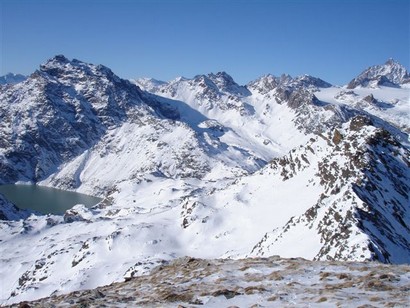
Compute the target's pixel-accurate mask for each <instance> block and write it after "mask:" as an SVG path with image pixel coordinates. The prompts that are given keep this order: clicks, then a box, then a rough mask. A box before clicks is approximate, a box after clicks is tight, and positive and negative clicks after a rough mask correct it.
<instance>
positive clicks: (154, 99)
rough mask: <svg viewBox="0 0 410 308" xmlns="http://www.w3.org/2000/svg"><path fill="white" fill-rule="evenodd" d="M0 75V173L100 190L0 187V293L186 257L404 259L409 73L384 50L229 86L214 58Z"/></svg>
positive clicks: (26, 293) (409, 208)
mask: <svg viewBox="0 0 410 308" xmlns="http://www.w3.org/2000/svg"><path fill="white" fill-rule="evenodd" d="M359 69H360V68H359ZM10 76H11V75H10ZM10 76H9V78H4V80H3V81H2V82H1V84H0V119H1V121H0V136H1V137H0V184H12V183H35V184H37V185H43V186H49V187H54V188H60V189H64V190H72V191H76V192H81V193H85V194H89V195H94V196H97V197H101V198H103V200H102V201H101V202H100V203H98V204H97V205H96V206H94V207H92V208H86V207H85V206H83V205H76V206H74V207H73V208H72V209H69V210H68V211H66V212H65V214H64V215H61V216H59V215H51V214H49V215H41V214H38V213H37V214H36V213H32V212H30V211H28V210H19V209H18V208H17V207H16V206H15V205H13V204H11V203H10V202H9V201H7V199H6V198H5V197H3V196H2V195H0V219H1V220H0V251H1V255H0V277H1V278H0V279H1V288H0V290H1V294H0V304H12V303H17V302H20V301H24V300H34V299H39V298H42V297H47V296H50V295H60V294H64V293H68V292H71V291H76V290H84V289H93V288H96V287H98V286H103V285H108V284H110V283H113V282H122V281H124V279H131V278H132V277H137V276H142V275H146V274H148V273H149V272H150V271H151V269H153V268H154V267H155V266H157V265H163V264H164V263H167V264H168V263H170V262H175V260H177V259H178V258H181V257H185V256H189V257H191V258H207V259H226V258H228V259H238V260H239V259H241V260H242V259H246V258H253V257H255V260H260V258H272V256H275V255H279V256H280V257H282V258H293V257H300V258H304V259H308V260H315V261H320V262H322V261H326V262H328V261H335V262H336V261H337V262H340V261H356V262H357V261H360V262H367V261H378V262H381V263H392V264H406V263H410V200H409V192H410V172H409V170H410V140H409V133H410V123H409V119H410V75H409V73H408V71H407V70H406V69H405V68H404V67H403V66H401V65H400V64H399V63H397V62H396V61H394V60H391V59H390V60H388V61H387V62H386V63H385V64H383V65H376V66H373V67H370V68H368V69H366V70H365V71H364V72H363V73H361V74H360V75H359V76H357V77H356V78H354V79H353V80H352V81H351V82H350V83H349V84H348V85H346V86H343V87H340V86H334V85H331V84H329V83H327V82H325V81H323V80H321V79H319V78H316V77H312V76H308V75H304V76H299V77H291V76H289V75H282V76H280V77H276V76H273V75H266V76H262V77H261V78H259V79H257V80H255V81H252V82H250V83H249V84H247V85H246V86H241V85H238V84H237V83H236V82H235V81H234V80H233V79H232V77H231V76H229V75H228V74H227V73H225V72H219V73H216V74H208V75H198V76H195V77H194V78H192V79H187V78H183V77H180V78H177V79H175V80H172V81H170V82H163V81H158V80H154V79H137V80H124V79H121V78H120V77H118V76H116V75H115V74H114V73H113V72H112V71H111V70H110V69H108V68H107V67H105V66H102V65H93V64H88V63H84V62H81V61H79V60H75V59H74V60H69V59H67V58H65V57H64V56H62V55H58V56H55V57H54V58H52V59H50V60H48V61H47V62H46V63H44V64H42V65H40V68H39V69H38V70H37V71H35V72H34V73H33V74H31V75H30V76H27V77H24V76H20V77H19V78H11V77H10ZM13 76H17V75H13ZM7 80H11V81H10V82H7ZM248 262H250V261H248ZM255 262H256V261H255Z"/></svg>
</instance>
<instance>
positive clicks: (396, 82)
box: [347, 59, 410, 89]
mask: <svg viewBox="0 0 410 308" xmlns="http://www.w3.org/2000/svg"><path fill="white" fill-rule="evenodd" d="M409 82H410V74H409V72H408V71H407V70H406V68H405V67H404V66H402V65H400V64H399V63H398V62H396V61H394V60H393V59H389V60H388V61H387V62H386V63H385V64H383V65H375V66H371V67H369V68H368V69H366V70H365V71H363V72H362V73H361V74H360V75H359V76H357V77H356V78H354V79H353V80H352V81H350V82H349V84H348V85H347V88H348V89H354V88H356V87H358V86H361V87H376V86H389V87H397V86H400V85H402V84H407V83H409Z"/></svg>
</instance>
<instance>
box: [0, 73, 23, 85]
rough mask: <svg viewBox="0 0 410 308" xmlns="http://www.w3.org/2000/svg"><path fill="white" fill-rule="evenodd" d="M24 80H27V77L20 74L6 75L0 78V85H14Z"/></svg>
mask: <svg viewBox="0 0 410 308" xmlns="http://www.w3.org/2000/svg"><path fill="white" fill-rule="evenodd" d="M26 79H27V76H24V75H21V74H13V73H8V74H6V75H4V76H0V85H5V84H16V83H19V82H22V81H24V80H26Z"/></svg>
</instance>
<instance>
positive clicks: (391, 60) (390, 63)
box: [385, 58, 400, 65]
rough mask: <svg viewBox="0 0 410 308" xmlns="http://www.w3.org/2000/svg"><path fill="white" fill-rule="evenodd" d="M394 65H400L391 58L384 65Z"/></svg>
mask: <svg viewBox="0 0 410 308" xmlns="http://www.w3.org/2000/svg"><path fill="white" fill-rule="evenodd" d="M395 64H399V65H400V63H399V62H397V61H396V60H394V59H393V58H389V59H388V60H387V61H386V63H385V65H395Z"/></svg>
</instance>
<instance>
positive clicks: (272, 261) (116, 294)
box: [10, 256, 410, 307]
mask: <svg viewBox="0 0 410 308" xmlns="http://www.w3.org/2000/svg"><path fill="white" fill-rule="evenodd" d="M409 291H410V266H409V265H386V264H381V263H377V262H338V261H308V260H305V259H302V258H291V259H284V258H280V257H278V256H272V257H269V258H247V259H240V260H231V259H212V260H206V259H197V258H190V257H185V258H179V259H175V260H173V261H171V262H169V263H166V264H164V265H160V266H158V267H156V268H154V269H153V270H152V271H151V273H150V274H148V275H145V276H139V277H135V278H130V279H126V281H124V282H118V283H113V284H111V285H108V286H104V287H99V288H96V289H93V290H85V291H77V292H73V293H69V294H66V295H59V296H51V297H48V298H44V299H40V300H36V301H33V302H23V303H20V304H15V305H12V306H10V307H72V306H75V307H159V306H160V307H200V306H202V307H203V306H206V307H283V306H285V307H295V306H297V307H307V306H309V307H316V306H318V307H319V306H320V307H347V306H348V307H353V306H355V307H405V306H406V305H407V304H408V303H409V302H410V295H409V294H410V293H409Z"/></svg>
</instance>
